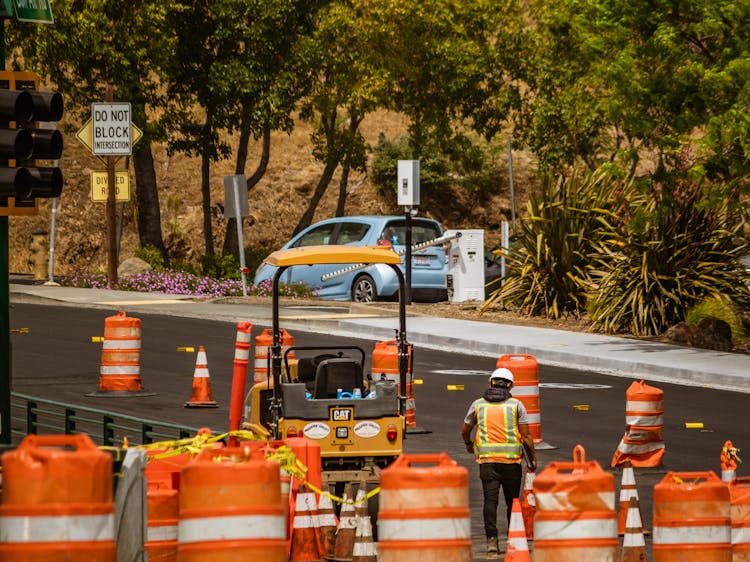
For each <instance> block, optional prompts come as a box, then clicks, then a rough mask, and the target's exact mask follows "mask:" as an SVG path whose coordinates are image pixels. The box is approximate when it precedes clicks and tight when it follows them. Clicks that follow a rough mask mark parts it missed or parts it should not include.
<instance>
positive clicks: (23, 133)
mask: <svg viewBox="0 0 750 562" xmlns="http://www.w3.org/2000/svg"><path fill="white" fill-rule="evenodd" d="M37 85H38V78H37V76H36V75H35V74H33V73H29V72H6V71H2V72H0V215H3V214H4V215H8V214H35V213H36V208H37V204H36V199H37V198H48V197H59V196H60V194H61V193H62V186H63V176H62V172H61V171H60V168H58V167H57V165H56V163H55V165H54V166H43V165H42V164H43V163H45V162H44V161H53V160H58V159H59V158H60V156H62V150H63V139H62V135H61V134H60V131H58V130H57V129H56V128H54V126H53V127H52V128H50V127H49V126H46V127H45V123H54V122H57V121H59V120H60V119H62V116H63V99H62V96H61V95H60V94H59V93H58V92H42V91H39V90H37Z"/></svg>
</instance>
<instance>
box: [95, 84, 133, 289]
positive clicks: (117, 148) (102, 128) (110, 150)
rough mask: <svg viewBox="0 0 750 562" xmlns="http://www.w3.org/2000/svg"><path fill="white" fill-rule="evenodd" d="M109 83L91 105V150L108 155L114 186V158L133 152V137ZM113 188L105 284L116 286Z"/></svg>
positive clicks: (126, 108)
mask: <svg viewBox="0 0 750 562" xmlns="http://www.w3.org/2000/svg"><path fill="white" fill-rule="evenodd" d="M113 96H114V95H113V91H112V86H111V85H108V86H107V95H106V102H105V103H92V104H91V130H92V141H91V145H92V151H93V153H94V155H96V156H106V157H107V185H109V186H116V185H117V183H116V174H115V157H116V156H130V155H131V154H132V147H133V142H132V140H133V138H132V134H131V133H132V127H131V108H130V103H127V102H118V103H114V102H113V101H112V100H113ZM115 191H116V190H115V189H108V190H107V242H108V244H107V250H108V251H107V262H108V267H107V284H108V285H109V287H111V288H112V287H115V286H116V285H117V261H118V256H117V234H116V232H115V225H116V217H115V201H116V199H115Z"/></svg>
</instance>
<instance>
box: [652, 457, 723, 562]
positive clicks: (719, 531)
mask: <svg viewBox="0 0 750 562" xmlns="http://www.w3.org/2000/svg"><path fill="white" fill-rule="evenodd" d="M653 526H654V534H653V549H654V562H731V560H732V543H731V524H730V503H729V487H728V486H727V485H726V484H725V483H724V482H722V481H721V479H720V478H719V477H718V476H717V475H716V473H714V472H711V471H709V472H668V473H667V474H666V475H665V476H664V478H662V480H661V482H659V483H657V484H656V485H655V486H654V522H653Z"/></svg>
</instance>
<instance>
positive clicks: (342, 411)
mask: <svg viewBox="0 0 750 562" xmlns="http://www.w3.org/2000/svg"><path fill="white" fill-rule="evenodd" d="M352 418H354V408H331V421H351V420H352Z"/></svg>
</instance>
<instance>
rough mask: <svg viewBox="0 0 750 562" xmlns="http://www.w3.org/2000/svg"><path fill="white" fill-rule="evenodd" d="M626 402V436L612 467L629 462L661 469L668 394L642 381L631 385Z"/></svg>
mask: <svg viewBox="0 0 750 562" xmlns="http://www.w3.org/2000/svg"><path fill="white" fill-rule="evenodd" d="M625 400H626V402H625V435H623V437H622V440H621V441H620V444H619V445H618V446H617V450H615V453H614V455H613V456H612V464H611V465H612V467H615V466H622V465H624V464H625V461H630V463H631V464H632V465H633V466H634V467H655V466H661V461H662V457H663V456H664V441H663V440H662V434H661V433H662V429H663V428H664V391H663V390H661V389H659V388H656V387H653V386H649V385H648V384H646V383H645V382H644V381H643V380H641V381H640V382H633V384H631V385H630V387H629V388H628V390H627V391H626V393H625Z"/></svg>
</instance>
